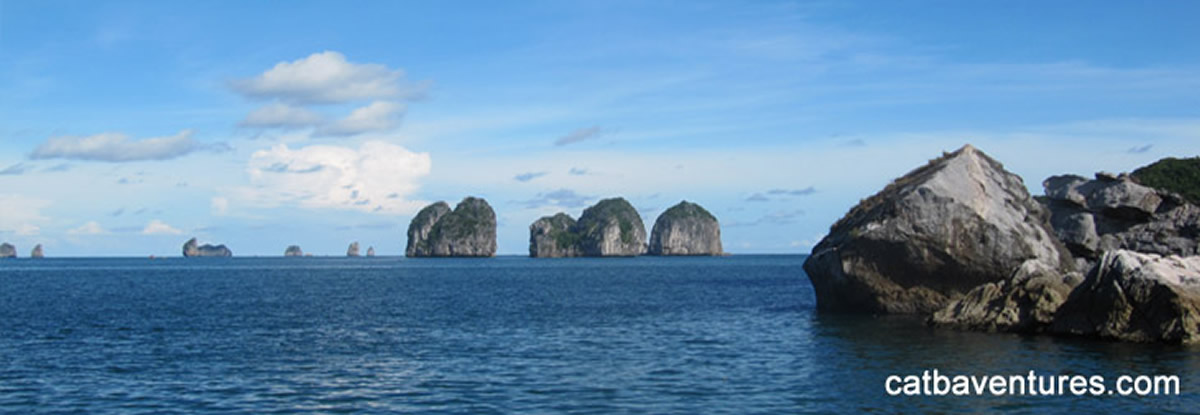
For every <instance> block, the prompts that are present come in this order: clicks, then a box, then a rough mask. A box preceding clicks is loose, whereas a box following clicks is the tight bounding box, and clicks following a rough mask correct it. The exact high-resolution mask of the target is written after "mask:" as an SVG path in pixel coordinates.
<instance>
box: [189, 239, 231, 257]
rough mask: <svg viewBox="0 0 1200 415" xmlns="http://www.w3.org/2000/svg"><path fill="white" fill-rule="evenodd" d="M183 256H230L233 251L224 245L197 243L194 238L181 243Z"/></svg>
mask: <svg viewBox="0 0 1200 415" xmlns="http://www.w3.org/2000/svg"><path fill="white" fill-rule="evenodd" d="M183 256H185V257H231V256H233V251H230V250H229V248H227V247H225V245H215V246H214V245H209V244H204V245H198V244H197V242H196V238H192V239H188V241H187V242H186V243H184V244H183Z"/></svg>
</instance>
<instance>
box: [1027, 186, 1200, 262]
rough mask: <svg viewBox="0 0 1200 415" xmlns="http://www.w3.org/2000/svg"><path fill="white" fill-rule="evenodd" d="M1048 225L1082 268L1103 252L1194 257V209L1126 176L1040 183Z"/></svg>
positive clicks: (1199, 232) (1198, 226)
mask: <svg viewBox="0 0 1200 415" xmlns="http://www.w3.org/2000/svg"><path fill="white" fill-rule="evenodd" d="M1042 187H1043V188H1044V189H1045V193H1046V198H1045V199H1044V202H1045V205H1046V206H1047V207H1048V208H1049V210H1050V212H1051V218H1050V224H1051V225H1052V226H1053V227H1054V231H1055V234H1056V235H1057V236H1058V238H1059V239H1061V240H1062V241H1063V242H1064V243H1065V244H1066V245H1067V247H1068V248H1069V249H1070V250H1071V253H1072V254H1074V255H1075V256H1076V257H1078V258H1080V259H1082V260H1083V262H1084V264H1085V265H1084V268H1083V269H1088V268H1090V265H1091V264H1092V263H1094V262H1095V261H1096V260H1098V259H1099V258H1100V256H1101V255H1102V254H1103V253H1104V252H1107V251H1113V250H1118V249H1128V250H1133V251H1138V252H1145V253H1154V254H1159V255H1182V256H1190V255H1197V254H1200V249H1198V248H1200V247H1198V245H1197V242H1196V238H1197V237H1198V236H1200V208H1197V207H1196V206H1195V205H1193V204H1191V203H1188V202H1187V201H1186V200H1185V199H1183V198H1182V197H1181V196H1179V195H1177V194H1174V193H1170V192H1167V191H1162V190H1156V189H1154V188H1151V187H1148V186H1143V185H1141V184H1138V183H1137V182H1136V181H1134V180H1133V179H1132V178H1130V177H1129V176H1127V175H1124V174H1122V175H1117V176H1114V175H1112V174H1108V173H1097V174H1096V178H1095V179H1093V180H1088V179H1085V178H1083V177H1080V176H1074V175H1063V176H1053V177H1050V178H1048V179H1046V180H1045V181H1044V182H1042Z"/></svg>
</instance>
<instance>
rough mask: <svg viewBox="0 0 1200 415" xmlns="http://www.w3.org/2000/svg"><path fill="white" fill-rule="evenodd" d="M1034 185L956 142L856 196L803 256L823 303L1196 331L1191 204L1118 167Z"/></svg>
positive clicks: (1008, 320) (1086, 328)
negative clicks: (1034, 189)
mask: <svg viewBox="0 0 1200 415" xmlns="http://www.w3.org/2000/svg"><path fill="white" fill-rule="evenodd" d="M1043 187H1044V188H1045V193H1046V196H1044V197H1039V198H1034V197H1032V196H1030V195H1029V193H1028V192H1027V191H1026V190H1025V187H1024V184H1023V182H1022V181H1021V179H1020V177H1019V176H1016V175H1015V174H1012V173H1010V172H1008V171H1006V170H1005V169H1004V167H1003V165H1002V164H1000V163H999V162H998V161H996V160H994V159H992V158H990V157H988V156H987V155H985V154H984V153H983V152H982V151H979V150H978V149H976V148H974V147H972V146H970V145H967V146H964V147H963V148H962V149H960V150H958V151H955V152H953V153H948V154H944V155H943V156H942V157H940V158H938V159H935V160H932V161H930V162H929V163H928V164H926V165H925V166H922V167H920V168H918V169H916V170H913V171H912V172H910V173H908V174H906V175H904V176H902V177H900V178H898V179H896V180H894V181H893V182H892V183H891V184H889V185H888V186H887V187H885V188H884V189H883V190H882V191H880V192H879V193H877V194H875V195H873V196H871V197H869V198H867V199H864V200H863V201H862V202H860V203H859V204H858V205H857V206H855V207H853V208H852V209H851V210H850V211H849V212H848V213H847V214H846V215H845V216H844V217H843V218H842V219H840V220H838V221H837V222H836V223H835V224H834V225H833V226H832V227H831V228H830V232H829V234H828V235H827V236H826V237H825V238H824V239H822V240H821V242H820V243H818V244H817V245H816V246H815V247H814V248H813V251H812V255H810V256H809V258H808V259H807V260H806V261H805V264H804V269H805V271H806V273H807V274H808V275H809V280H810V281H811V283H812V285H813V288H814V292H815V294H816V297H817V307H818V309H819V310H820V311H823V312H849V313H870V314H910V315H918V316H923V317H924V318H926V319H927V321H928V322H929V323H930V324H932V325H934V326H939V327H951V328H958V329H967V330H979V331H1000V332H1017V333H1050V334H1058V335H1075V336H1087V337H1096V338H1104V339H1113V340H1126V341H1141V342H1168V343H1196V342H1200V257H1196V256H1194V255H1195V254H1196V237H1197V234H1198V233H1200V214H1197V208H1196V206H1195V205H1193V204H1191V203H1190V202H1189V201H1188V200H1187V199H1186V198H1185V197H1183V196H1180V195H1179V194H1176V193H1174V192H1171V191H1167V190H1163V189H1157V188H1152V187H1149V186H1145V185H1142V184H1140V183H1138V182H1137V180H1136V177H1130V176H1128V175H1111V174H1104V173H1102V174H1098V175H1097V176H1096V179H1094V180H1087V179H1084V178H1082V177H1079V176H1055V177H1051V178H1049V179H1047V180H1046V181H1045V182H1044V183H1043Z"/></svg>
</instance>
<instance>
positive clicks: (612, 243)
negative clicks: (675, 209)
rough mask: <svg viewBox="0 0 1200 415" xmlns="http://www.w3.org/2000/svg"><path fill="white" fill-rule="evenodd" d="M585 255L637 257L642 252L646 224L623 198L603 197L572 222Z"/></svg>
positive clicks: (644, 249) (643, 250)
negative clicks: (576, 220)
mask: <svg viewBox="0 0 1200 415" xmlns="http://www.w3.org/2000/svg"><path fill="white" fill-rule="evenodd" d="M575 228H576V232H577V233H579V235H580V248H581V249H582V250H583V254H584V255H586V256H638V255H641V254H644V253H646V225H644V224H642V217H641V216H640V215H638V212H637V209H634V208H633V205H630V204H629V202H628V201H626V200H625V199H624V198H620V197H618V198H612V199H604V200H601V201H600V202H599V203H596V204H595V205H593V206H592V207H589V208H587V209H584V210H583V214H582V215H580V216H579V222H577V223H576V224H575Z"/></svg>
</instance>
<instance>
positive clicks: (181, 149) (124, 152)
mask: <svg viewBox="0 0 1200 415" xmlns="http://www.w3.org/2000/svg"><path fill="white" fill-rule="evenodd" d="M228 149H229V146H228V145H225V144H224V143H220V144H204V143H201V142H199V141H196V140H195V139H193V138H192V130H183V131H180V132H179V134H175V135H173V136H169V137H155V138H147V139H144V140H131V139H130V138H129V136H128V135H125V134H121V133H102V134H96V135H91V136H87V137H74V136H63V137H54V138H50V139H48V140H46V141H45V142H43V143H42V144H40V145H38V147H37V148H35V149H34V150H33V153H31V154H30V155H29V158H31V159H34V160H41V159H68V160H86V161H106V162H111V163H120V162H127V161H144V160H170V159H174V158H179V157H183V156H186V155H188V154H191V153H193V152H197V151H225V150H228Z"/></svg>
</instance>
